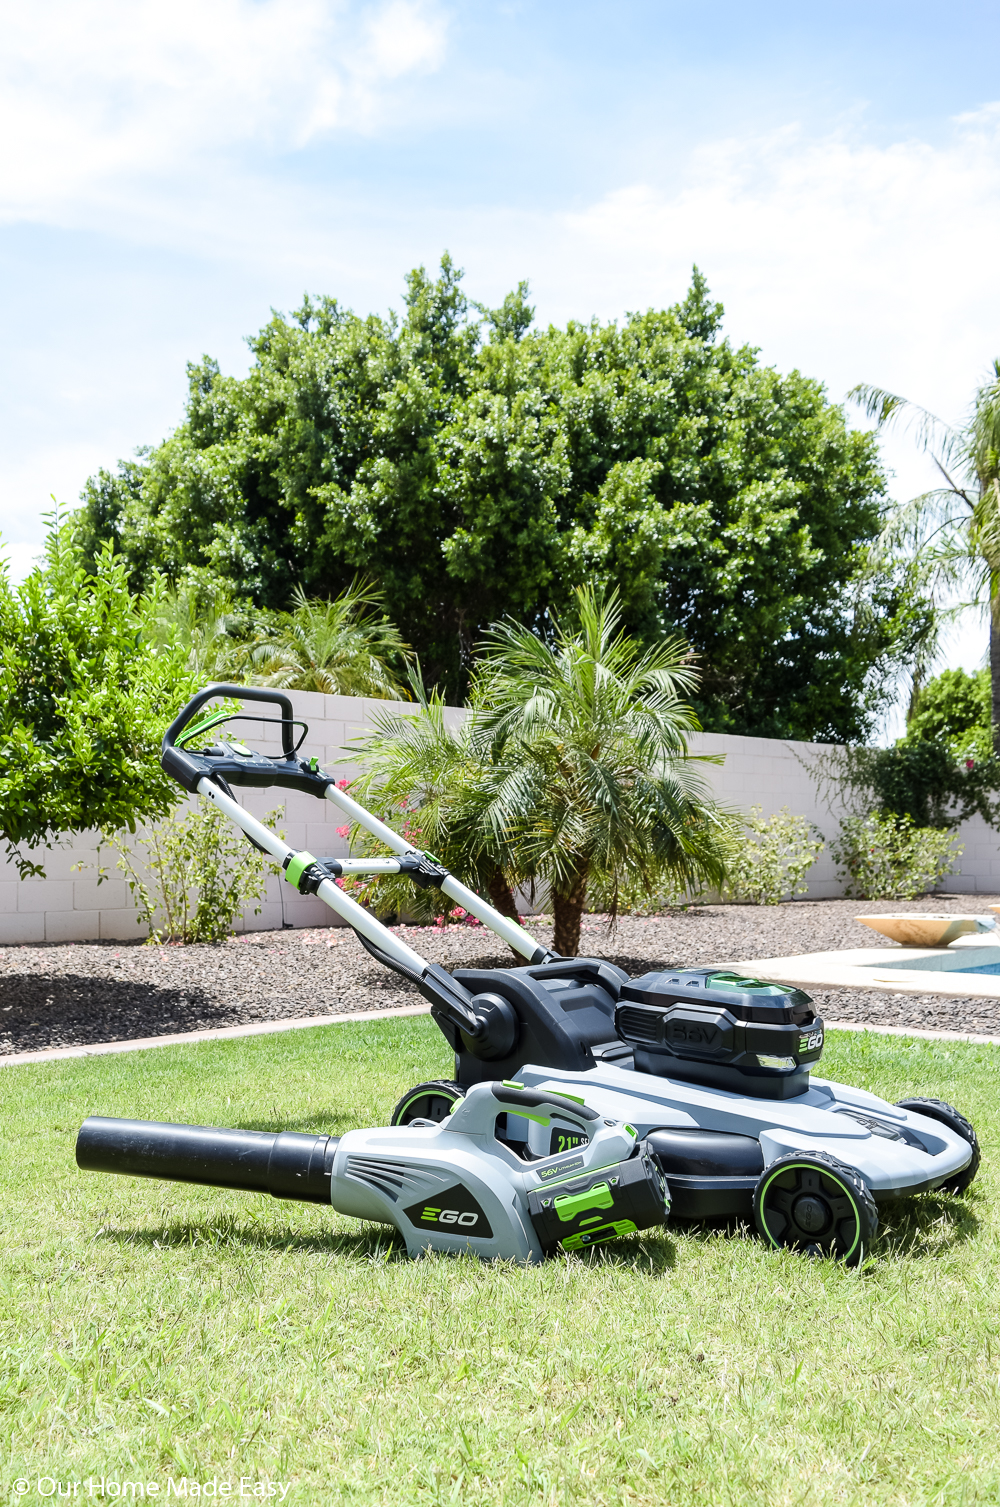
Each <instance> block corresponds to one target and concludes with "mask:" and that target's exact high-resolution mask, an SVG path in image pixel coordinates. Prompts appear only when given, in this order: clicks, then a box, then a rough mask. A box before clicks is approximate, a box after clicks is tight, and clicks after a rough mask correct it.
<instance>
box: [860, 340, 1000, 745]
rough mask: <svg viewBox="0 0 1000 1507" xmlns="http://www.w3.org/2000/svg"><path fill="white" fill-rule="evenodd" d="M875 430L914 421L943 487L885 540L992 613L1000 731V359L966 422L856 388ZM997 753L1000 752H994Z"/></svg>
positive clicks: (922, 499) (918, 501) (994, 709)
mask: <svg viewBox="0 0 1000 1507" xmlns="http://www.w3.org/2000/svg"><path fill="white" fill-rule="evenodd" d="M848 396H849V397H851V398H853V399H854V400H855V402H857V403H859V404H860V405H861V407H862V408H863V409H864V410H865V412H866V413H867V414H868V416H869V418H873V419H876V420H877V422H878V425H879V427H883V426H885V425H888V424H890V423H894V422H896V421H897V420H898V419H900V418H902V419H903V420H904V421H905V420H907V419H911V420H915V421H916V438H917V443H918V444H919V446H920V448H921V449H922V450H924V451H926V452H928V453H929V454H930V455H931V456H932V457H933V459H934V463H935V465H936V466H937V468H938V470H939V472H940V473H941V477H942V479H943V482H944V485H943V486H941V487H935V488H934V489H933V490H931V491H929V492H924V493H922V494H921V495H920V496H919V497H913V498H911V499H910V500H909V502H906V503H904V504H902V505H901V506H900V507H898V508H897V509H895V511H894V512H893V513H892V514H891V515H890V517H889V519H888V520H887V523H886V529H885V533H884V536H883V537H884V541H885V543H886V544H887V545H889V546H891V545H894V544H896V543H897V542H902V543H905V544H907V545H908V546H909V548H910V549H911V551H912V552H913V554H914V555H915V556H917V557H919V563H920V566H921V569H922V572H923V574H924V576H925V578H926V579H927V580H928V581H930V582H931V583H934V582H935V581H936V582H938V583H940V584H942V585H945V586H948V587H955V586H956V585H960V584H964V583H970V582H971V585H972V591H973V602H972V603H965V604H963V605H973V604H975V605H979V606H984V607H985V606H988V607H989V615H990V677H991V689H992V695H991V714H992V722H993V728H994V734H993V736H994V740H995V741H996V739H997V737H998V729H1000V360H997V361H994V363H993V375H992V377H991V378H989V379H988V380H987V381H986V382H984V383H983V385H982V386H981V387H980V388H979V390H978V392H977V393H976V397H975V400H974V402H973V405H972V410H971V412H970V414H969V417H968V418H967V420H966V422H965V423H964V424H962V425H960V426H959V427H958V428H952V427H951V426H950V425H948V424H945V423H942V421H941V420H940V419H938V418H935V416H934V414H932V413H929V412H928V411H927V409H926V408H921V407H919V406H918V405H917V404H915V403H911V402H909V401H908V400H907V399H906V398H901V397H899V396H898V394H896V393H891V392H886V390H885V389H884V388H882V387H873V386H871V385H869V384H867V383H861V384H860V385H859V386H858V387H855V388H854V389H852V391H851V392H850V393H849V394H848ZM998 752H1000V749H998Z"/></svg>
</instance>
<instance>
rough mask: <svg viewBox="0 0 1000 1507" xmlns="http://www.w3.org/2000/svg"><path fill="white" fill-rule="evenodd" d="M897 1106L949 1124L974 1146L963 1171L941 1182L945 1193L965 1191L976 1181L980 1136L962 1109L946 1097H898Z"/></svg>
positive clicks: (980, 1155)
mask: <svg viewBox="0 0 1000 1507" xmlns="http://www.w3.org/2000/svg"><path fill="white" fill-rule="evenodd" d="M896 1108H897V1109H912V1110H913V1111H914V1113H915V1114H918V1115H926V1116H927V1118H928V1120H937V1121H938V1123H939V1124H940V1125H947V1126H948V1128H949V1130H954V1131H956V1132H957V1133H958V1134H959V1135H960V1136H961V1137H962V1139H963V1141H968V1143H969V1145H970V1146H971V1147H972V1161H971V1162H970V1163H969V1165H968V1166H967V1167H965V1168H964V1169H963V1170H962V1171H961V1172H956V1174H955V1176H954V1177H953V1178H950V1179H949V1180H948V1182H946V1183H942V1184H941V1188H942V1190H943V1191H944V1192H945V1193H964V1192H965V1190H966V1188H968V1187H969V1186H970V1185H971V1184H972V1183H973V1182H974V1181H975V1179H976V1173H977V1172H978V1171H979V1164H980V1162H981V1161H982V1159H983V1157H982V1151H981V1150H980V1146H979V1137H978V1136H977V1135H976V1130H975V1126H974V1125H973V1123H972V1121H971V1120H967V1119H966V1118H965V1116H964V1115H963V1114H962V1112H961V1110H958V1109H956V1108H955V1106H954V1104H949V1103H948V1102H947V1100H946V1099H920V1098H918V1099H897V1100H896Z"/></svg>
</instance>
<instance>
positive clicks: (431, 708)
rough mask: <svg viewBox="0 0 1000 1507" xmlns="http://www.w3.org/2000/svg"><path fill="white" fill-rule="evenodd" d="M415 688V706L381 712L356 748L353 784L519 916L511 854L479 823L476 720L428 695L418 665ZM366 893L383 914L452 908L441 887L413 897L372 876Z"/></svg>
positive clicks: (363, 839)
mask: <svg viewBox="0 0 1000 1507" xmlns="http://www.w3.org/2000/svg"><path fill="white" fill-rule="evenodd" d="M410 685H411V687H412V689H413V692H414V695H415V698H416V701H417V708H416V709H415V711H414V712H412V713H409V712H401V713H390V712H388V711H386V712H382V713H376V714H375V716H374V718H373V719H372V731H371V732H370V733H369V734H368V735H367V736H366V737H365V738H363V739H358V740H356V742H355V744H354V745H353V747H354V748H355V749H356V750H357V757H358V758H359V760H360V762H361V763H362V764H363V766H364V771H363V773H362V774H361V775H359V776H358V777H357V778H356V779H355V780H353V781H352V783H351V794H352V795H354V796H356V797H357V799H358V800H360V801H361V802H362V804H364V805H365V806H367V807H368V808H369V809H370V810H372V811H374V812H375V813H376V815H378V816H379V817H380V818H381V820H382V821H384V822H385V823H386V824H387V825H388V826H391V827H392V828H393V829H394V830H396V831H399V832H401V833H403V835H404V836H406V837H408V838H409V839H410V840H411V841H412V843H413V845H414V847H419V848H422V849H424V850H426V851H427V852H430V853H433V854H434V856H435V857H436V858H439V859H440V860H441V862H442V863H443V864H445V866H446V867H447V868H449V869H451V870H452V871H453V872H454V873H456V874H457V875H458V877H459V878H460V879H461V880H462V881H463V883H465V884H468V885H470V886H471V887H472V888H473V889H477V890H479V891H480V892H481V893H484V894H488V895H489V897H490V900H491V902H492V904H493V905H495V906H496V908H497V910H499V911H500V912H501V913H502V914H503V915H505V916H510V917H511V919H512V920H515V921H516V920H517V908H516V905H515V902H514V893H513V889H512V887H511V882H510V878H509V877H508V873H507V872H506V869H507V868H508V867H510V865H511V858H510V855H509V854H507V853H505V851H504V848H503V843H502V841H501V842H500V843H496V842H493V843H491V842H489V841H484V838H487V837H488V835H489V834H487V833H486V832H484V829H483V826H482V823H481V822H480V820H479V807H480V804H481V796H480V791H481V788H482V785H483V781H484V772H485V771H484V767H483V764H482V762H481V760H480V759H478V758H477V757H476V756H475V755H474V754H473V752H472V748H471V734H472V727H473V723H472V720H471V718H470V717H469V716H463V715H459V717H457V718H456V717H455V715H454V712H453V710H452V709H450V708H448V707H446V706H445V704H444V700H443V698H442V697H441V695H440V694H439V693H438V692H436V691H434V692H431V693H430V694H429V695H428V693H427V692H426V690H425V689H424V685H423V681H422V680H421V678H420V675H419V672H418V671H416V670H415V671H414V672H413V673H412V674H411V678H410ZM352 840H353V841H354V842H356V843H357V844H358V845H359V848H360V851H362V852H364V853H372V854H373V853H376V852H378V851H380V848H379V845H378V843H377V842H375V841H374V839H371V838H368V837H367V836H366V835H365V834H364V833H363V832H361V831H356V832H354V833H352ZM366 894H367V896H368V898H369V899H370V900H371V902H372V903H373V904H375V905H376V907H377V909H379V910H380V911H382V910H385V911H410V912H415V913H416V914H418V915H425V916H427V917H429V915H430V914H431V913H433V912H434V911H435V910H438V911H440V910H442V909H447V908H448V905H449V902H443V901H441V900H440V898H439V897H438V894H437V892H436V891H430V890H422V891H420V892H419V893H418V894H414V893H413V889H412V886H411V884H410V882H409V880H407V879H402V880H395V879H390V878H384V877H383V878H378V879H375V880H373V881H368V882H367V886H366Z"/></svg>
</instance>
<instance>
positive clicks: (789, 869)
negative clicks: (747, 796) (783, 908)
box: [723, 806, 826, 905]
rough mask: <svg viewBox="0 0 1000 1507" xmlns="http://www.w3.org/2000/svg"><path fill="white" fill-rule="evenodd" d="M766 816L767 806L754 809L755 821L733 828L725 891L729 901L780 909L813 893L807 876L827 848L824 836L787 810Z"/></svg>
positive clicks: (785, 807)
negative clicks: (782, 901)
mask: <svg viewBox="0 0 1000 1507" xmlns="http://www.w3.org/2000/svg"><path fill="white" fill-rule="evenodd" d="M763 811H764V808H763V806H751V807H750V815H749V816H747V817H745V818H744V819H743V822H742V823H741V824H739V825H737V824H735V823H734V829H733V843H732V848H731V850H730V852H729V854H728V855H727V861H726V870H727V874H728V882H727V884H726V887H725V890H724V891H723V894H724V896H725V898H726V899H727V900H737V901H743V902H744V903H746V904H749V905H777V904H778V903H779V901H781V900H783V899H785V898H786V897H787V898H789V899H792V898H794V897H795V896H796V895H804V894H806V893H807V891H808V889H809V886H808V885H807V884H806V883H805V882H804V876H805V874H806V873H807V872H808V870H809V869H811V868H812V866H813V864H814V863H815V862H816V859H817V858H818V857H819V855H820V853H822V851H823V849H824V847H825V846H826V844H825V843H824V841H823V834H822V833H821V832H818V831H817V830H816V828H815V827H814V826H812V824H811V823H810V822H808V821H806V819H805V817H804V816H793V815H792V814H791V812H790V811H789V809H788V807H787V806H782V808H781V810H780V811H775V812H773V813H772V814H771V815H770V816H768V817H766V818H765V816H764V815H763Z"/></svg>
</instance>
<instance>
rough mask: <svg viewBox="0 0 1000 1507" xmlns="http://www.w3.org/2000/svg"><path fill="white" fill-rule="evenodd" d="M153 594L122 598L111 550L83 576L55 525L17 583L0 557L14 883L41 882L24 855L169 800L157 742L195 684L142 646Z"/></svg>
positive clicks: (3, 728)
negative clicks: (17, 879)
mask: <svg viewBox="0 0 1000 1507" xmlns="http://www.w3.org/2000/svg"><path fill="white" fill-rule="evenodd" d="M158 593H159V587H157V588H156V589H154V591H153V592H152V593H151V595H150V596H149V597H148V598H146V599H145V600H138V599H135V598H133V597H131V596H130V595H129V589H128V579H127V575H126V571H125V566H124V564H123V563H122V561H121V559H120V558H119V557H118V556H113V555H112V553H111V549H110V546H106V547H105V548H103V549H102V550H101V551H100V553H99V555H98V557H97V559H96V560H95V562H94V564H93V568H92V570H90V571H87V570H85V569H84V568H83V566H82V564H81V556H80V551H79V548H78V547H77V544H76V543H75V541H74V537H73V531H72V528H70V527H68V526H66V525H60V524H59V522H58V520H56V522H55V524H54V525H53V527H52V529H51V530H50V532H49V536H48V540H47V542H46V550H45V558H44V560H43V562H42V564H41V565H39V566H37V567H36V568H35V569H34V570H33V571H31V573H30V574H29V575H28V577H27V579H26V580H25V581H24V582H22V584H21V585H20V586H12V585H11V584H10V581H9V579H8V575H7V572H6V569H5V567H4V564H3V561H2V560H0V852H2V851H4V850H6V856H7V857H8V858H9V859H10V860H12V861H13V862H14V864H15V865H16V866H17V869H18V872H19V874H20V875H21V877H22V878H26V877H28V876H30V875H32V874H37V875H43V874H44V869H43V867H42V866H41V865H40V864H37V863H35V862H33V861H32V859H30V858H29V857H28V856H27V855H26V853H25V852H24V851H23V850H24V849H31V848H35V847H37V846H38V845H39V844H44V845H45V846H51V840H52V838H53V837H54V836H55V835H56V834H57V833H61V832H79V831H83V830H86V829H87V828H89V827H116V828H117V827H129V828H131V829H132V830H134V828H135V825H136V822H138V821H155V820H156V819H157V818H158V817H162V816H165V815H166V814H167V813H168V812H169V811H170V810H171V809H172V807H173V806H174V805H175V803H176V801H177V795H178V791H177V786H176V785H175V784H174V783H173V781H172V780H170V779H168V777H167V776H166V775H165V774H164V773H163V770H162V769H161V768H160V761H159V752H160V740H161V738H162V737H163V733H164V730H165V728H166V726H167V724H168V723H169V722H170V720H171V718H172V717H173V716H174V715H175V714H176V710H177V706H178V704H180V703H181V702H183V701H184V700H185V699H186V697H187V696H188V695H189V694H190V692H191V691H192V690H193V688H194V685H193V681H192V680H191V677H190V675H189V674H188V672H187V670H186V669H185V667H184V664H183V661H182V658H181V656H180V654H179V653H178V652H175V651H174V650H171V649H166V648H164V649H162V651H159V650H157V649H156V648H155V646H153V645H151V644H150V643H149V642H147V639H146V629H147V626H148V623H149V619H150V615H151V614H152V613H154V612H155V611H157V610H158V602H159V594H158Z"/></svg>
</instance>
